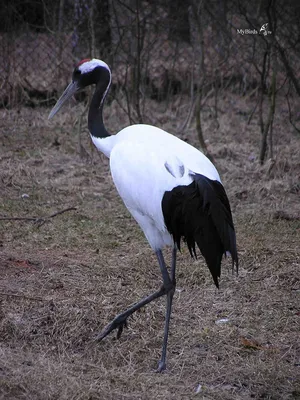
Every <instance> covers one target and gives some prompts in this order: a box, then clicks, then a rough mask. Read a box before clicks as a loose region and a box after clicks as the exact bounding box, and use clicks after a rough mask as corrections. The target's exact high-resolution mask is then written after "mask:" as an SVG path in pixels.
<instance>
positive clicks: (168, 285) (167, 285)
mask: <svg viewBox="0 0 300 400" xmlns="http://www.w3.org/2000/svg"><path fill="white" fill-rule="evenodd" d="M156 256H157V258H158V262H159V266H160V269H161V273H162V277H163V286H162V287H161V288H160V289H159V290H157V291H156V292H154V293H152V294H150V295H149V296H147V297H144V298H143V299H142V300H141V301H139V302H138V303H135V304H133V305H132V306H130V307H129V308H128V309H127V310H126V311H124V312H122V313H121V314H118V315H117V316H116V317H115V318H114V319H113V320H112V321H111V322H110V323H109V324H108V325H107V326H106V328H105V329H104V330H103V331H102V332H101V333H100V334H99V335H97V336H96V337H95V340H98V341H101V340H102V339H104V338H105V336H107V335H108V334H109V333H110V332H112V331H113V330H114V329H118V332H117V338H119V337H120V336H121V334H122V332H123V329H124V327H126V326H127V318H128V317H129V316H130V315H132V314H133V313H134V312H135V311H137V310H139V309H140V308H142V307H144V306H145V305H146V304H148V303H150V302H151V301H153V300H155V299H157V298H159V297H161V296H164V295H166V294H168V293H169V292H170V291H171V290H172V289H173V283H172V281H171V278H170V276H169V273H168V270H167V267H166V264H165V261H164V258H163V255H162V252H161V250H158V251H157V252H156ZM172 297H173V296H172ZM171 302H172V301H171ZM166 340H168V337H167V339H166Z"/></svg>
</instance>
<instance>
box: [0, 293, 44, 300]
mask: <svg viewBox="0 0 300 400" xmlns="http://www.w3.org/2000/svg"><path fill="white" fill-rule="evenodd" d="M0 296H7V297H19V298H21V299H26V300H32V301H49V299H43V298H42V297H31V296H26V295H24V294H17V293H6V292H0Z"/></svg>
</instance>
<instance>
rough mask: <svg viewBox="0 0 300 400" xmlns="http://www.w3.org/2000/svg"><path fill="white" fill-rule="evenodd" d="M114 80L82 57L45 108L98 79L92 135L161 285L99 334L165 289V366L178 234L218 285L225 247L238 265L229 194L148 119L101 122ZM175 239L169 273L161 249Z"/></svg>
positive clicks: (206, 163)
mask: <svg viewBox="0 0 300 400" xmlns="http://www.w3.org/2000/svg"><path fill="white" fill-rule="evenodd" d="M110 83H111V71H110V69H109V67H108V65H107V64H106V63H105V62H103V61H101V60H97V59H84V60H82V61H81V62H79V63H78V64H77V66H76V68H75V69H74V72H73V76H72V82H71V83H70V84H69V86H68V87H67V88H66V90H65V91H64V93H63V94H62V96H61V97H60V98H59V100H58V101H57V103H56V105H55V106H54V107H53V109H52V111H51V112H50V114H49V118H52V117H53V116H54V115H55V114H56V113H57V112H58V111H59V109H60V108H61V106H62V105H63V104H64V103H65V102H66V101H67V100H68V99H69V98H70V97H71V96H72V95H73V94H74V93H76V92H77V91H79V90H81V89H83V88H85V87H86V86H89V85H93V84H95V85H96V89H95V92H94V95H93V97H92V100H91V104H90V108H89V114H88V127H89V131H90V135H91V138H92V141H93V143H94V144H95V146H96V147H97V149H98V150H100V151H101V152H102V153H104V154H105V155H106V156H107V157H109V159H110V169H111V174H112V178H113V181H114V183H115V185H116V188H117V190H118V192H119V194H120V196H121V198H122V199H123V201H124V203H125V205H126V207H127V208H128V210H129V211H130V213H131V214H132V216H133V217H134V218H135V220H136V221H137V222H138V224H139V225H140V227H141V228H142V230H143V232H144V234H145V236H146V238H147V240H148V242H149V244H150V246H151V247H152V249H153V250H154V252H155V254H156V256H157V259H158V264H159V267H160V270H161V274H162V280H163V285H162V287H161V288H160V289H159V290H157V291H156V292H155V293H153V294H151V295H150V296H147V297H145V298H143V299H142V300H141V301H139V302H138V303H135V304H133V305H132V306H131V307H129V308H128V309H127V310H126V311H124V312H123V313H121V314H119V315H117V316H116V317H115V318H114V319H113V320H112V322H111V323H110V324H109V325H107V327H106V328H105V329H104V330H103V331H102V332H101V333H100V334H99V335H98V336H97V337H96V339H97V340H99V341H100V340H102V339H103V338H104V337H105V336H107V335H108V334H109V333H110V332H111V331H113V330H114V329H117V337H120V335H121V334H122V331H123V328H124V326H126V324H127V318H128V317H129V316H130V315H132V314H133V313H134V312H135V311H137V310H138V309H140V308H141V307H143V306H145V305H146V304H148V303H150V302H151V301H152V300H154V299H157V298H158V297H161V296H164V295H166V296H167V306H166V319H165V328H164V339H163V346H162V355H161V359H160V361H159V364H158V369H157V371H159V372H161V371H163V370H164V369H165V368H166V352H167V342H168V333H169V322H170V316H171V307H172V300H173V295H174V292H175V287H176V279H175V269H176V252H177V249H179V250H180V243H181V239H183V240H184V241H185V242H186V244H187V246H188V249H189V251H190V254H191V256H196V249H195V245H196V244H197V245H198V247H199V249H200V251H201V253H202V255H203V257H204V258H205V260H206V263H207V266H208V268H209V270H210V272H211V275H212V277H213V280H214V283H215V284H216V286H217V287H218V286H219V284H218V278H219V277H220V272H221V261H222V256H223V255H226V254H228V253H230V255H231V258H232V267H234V265H236V269H237V268H238V256H237V250H236V237H235V230H234V225H233V221H232V215H231V210H230V205H229V201H228V198H227V195H226V193H225V190H224V187H223V185H222V183H221V181H220V177H219V174H218V172H217V170H216V168H215V167H214V165H213V164H212V163H211V161H210V160H209V159H208V158H207V157H205V156H204V155H203V154H202V153H201V152H200V151H198V150H197V149H195V148H194V147H192V146H191V145H189V144H187V143H185V142H183V141H182V140H180V139H178V138H177V137H175V136H173V135H171V134H169V133H167V132H165V131H163V130H162V129H159V128H156V127H154V126H150V125H143V124H139V125H132V126H129V127H127V128H124V129H122V130H121V131H120V132H119V133H117V134H116V135H110V134H109V133H108V132H107V130H106V129H105V126H104V124H103V117H102V111H103V104H104V99H105V96H106V95H107V92H108V90H109V87H110ZM165 246H172V261H171V267H170V273H169V271H168V269H167V266H166V263H165V261H164V257H163V253H162V249H163V248H164V247H165Z"/></svg>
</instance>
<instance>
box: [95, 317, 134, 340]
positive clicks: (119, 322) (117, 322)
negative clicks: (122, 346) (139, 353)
mask: <svg viewBox="0 0 300 400" xmlns="http://www.w3.org/2000/svg"><path fill="white" fill-rule="evenodd" d="M124 328H127V317H123V316H122V315H117V316H116V317H115V318H114V319H113V320H112V321H111V322H110V323H109V324H108V325H107V326H106V328H105V329H103V331H102V332H101V333H99V335H97V336H96V337H95V340H96V341H98V342H100V341H101V340H102V339H104V338H105V337H106V336H107V335H109V334H110V332H112V331H113V330H115V329H118V331H117V339H120V337H121V335H122V332H123V329H124Z"/></svg>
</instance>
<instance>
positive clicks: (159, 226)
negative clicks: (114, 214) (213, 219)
mask: <svg viewBox="0 0 300 400" xmlns="http://www.w3.org/2000/svg"><path fill="white" fill-rule="evenodd" d="M114 138H115V140H114V144H113V147H112V150H111V153H110V169H111V174H112V178H113V181H114V183H115V185H116V188H117V190H118V192H119V194H120V196H121V198H122V199H123V201H124V203H125V205H126V207H127V208H128V210H129V211H130V212H131V214H132V215H133V217H134V218H135V219H136V221H137V222H138V223H139V225H140V226H141V228H142V230H143V232H144V233H145V235H146V238H147V239H148V241H149V243H150V246H151V247H152V249H153V250H159V249H162V248H163V247H164V246H165V245H172V244H173V239H172V238H171V235H170V233H169V232H168V230H167V228H166V226H165V221H164V217H163V213H162V208H161V202H162V198H163V195H164V193H165V192H166V191H170V190H172V189H173V188H174V187H176V186H179V185H189V184H190V183H191V182H192V181H193V175H194V174H195V173H198V174H205V175H206V176H207V177H208V178H209V179H213V180H218V181H220V177H219V174H218V172H217V170H216V168H215V167H214V165H213V164H212V163H211V162H210V161H209V159H208V158H207V157H205V156H204V155H203V154H202V153H201V152H200V151H198V150H196V149H195V148H194V147H192V146H190V145H189V144H187V143H185V142H184V141H182V140H180V139H178V138H176V137H175V136H173V135H170V134H169V133H167V132H165V131H163V130H162V129H159V128H156V127H154V126H150V125H133V126H130V127H128V128H125V129H123V130H122V131H120V132H119V133H118V134H117V135H115V136H114ZM101 140H102V141H105V140H107V139H101ZM98 148H99V150H100V151H101V150H102V149H101V144H100V145H99V147H98Z"/></svg>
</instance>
